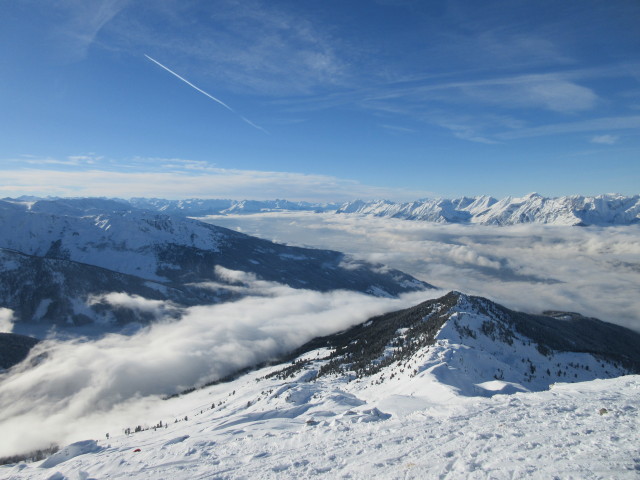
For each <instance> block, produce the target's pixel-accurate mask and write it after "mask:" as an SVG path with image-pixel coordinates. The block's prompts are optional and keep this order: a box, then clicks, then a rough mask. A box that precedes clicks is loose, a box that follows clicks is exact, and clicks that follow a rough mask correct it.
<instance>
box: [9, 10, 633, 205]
mask: <svg viewBox="0 0 640 480" xmlns="http://www.w3.org/2000/svg"><path fill="white" fill-rule="evenodd" d="M0 7H1V8H2V12H3V13H2V15H1V16H0V62H1V63H0V66H1V68H0V132H2V133H1V134H0V135H1V139H2V141H1V142H0V178H2V181H0V196H17V195H23V194H26V195H30V194H33V195H60V196H84V195H96V196H118V197H130V196H156V197H164V198H187V197H202V198H206V197H208V198H254V199H263V198H264V199H266V198H288V199H291V200H346V199H352V198H388V199H392V200H410V199H416V198H421V197H426V196H444V197H455V196H460V195H479V194H490V195H493V196H497V197H501V196H505V195H516V196H519V195H523V194H526V193H528V192H532V191H537V192H539V193H541V194H543V195H549V196H559V195H567V194H587V195H591V194H599V193H607V192H618V193H622V194H628V195H629V194H636V193H639V188H638V185H640V29H638V25H640V3H639V2H637V1H636V0H628V1H624V0H619V1H613V2H606V1H590V0H581V1H568V2H558V1H544V0H542V1H518V0H509V1H483V2H478V1H472V0H469V1H453V0H452V1H429V2H427V1H411V0H406V1H402V0H378V1H373V0H369V1H358V0H353V1H343V0H342V1H334V0H323V1H319V0H304V1H301V0H295V1H294V0H291V1H275V0H274V1H264V2H262V1H254V0H243V1H231V0H220V1H218V0H212V1H185V0H180V1H178V0H176V1H174V0H158V1H153V2H151V1H127V0H104V1H86V0H59V1H56V2H43V1H41V0H37V1H36V0H21V1H12V0H0ZM147 56H148V57H151V58H152V59H154V60H155V61H156V62H158V63H154V62H153V61H152V60H150V59H149V58H147ZM162 66H164V67H165V68H162ZM167 69H168V70H171V71H172V72H174V73H175V74H177V75H179V76H181V77H182V78H184V79H185V80H187V81H188V82H190V83H191V84H192V85H193V86H195V87H197V88H198V89H200V90H201V91H198V90H196V89H195V88H193V87H192V86H190V85H188V84H187V83H185V82H184V81H182V80H180V79H179V78H177V76H175V75H173V74H171V73H170V72H169V71H168V70H167ZM202 92H206V93H207V94H208V95H210V96H206V95H205V94H204V93H202ZM212 97H213V98H212ZM223 104H224V105H223ZM227 107H228V108H227Z"/></svg>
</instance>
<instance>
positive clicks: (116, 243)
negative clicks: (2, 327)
mask: <svg viewBox="0 0 640 480" xmlns="http://www.w3.org/2000/svg"><path fill="white" fill-rule="evenodd" d="M0 265H1V266H2V267H3V268H2V269H0V307H3V308H9V309H11V310H13V311H14V313H15V315H16V317H17V319H16V321H18V322H32V323H38V322H41V323H44V324H47V323H56V324H58V325H72V326H73V325H76V326H77V325H83V324H87V323H92V322H93V323H100V324H110V323H111V324H112V323H119V324H122V323H127V322H132V321H138V322H140V321H142V322H143V323H145V322H148V321H150V320H152V319H153V315H152V316H149V315H147V314H145V312H140V311H139V309H138V310H135V309H133V310H132V309H128V310H127V309H126V308H120V307H119V308H118V309H113V308H110V307H109V306H108V305H107V303H108V302H107V303H105V302H104V301H101V300H100V298H103V297H104V296H105V295H108V294H110V293H114V292H115V293H119V292H127V294H128V295H133V296H137V297H140V298H141V299H142V300H141V301H137V303H138V304H139V305H140V304H145V305H147V306H149V308H148V309H147V310H149V309H151V310H157V309H156V308H155V307H153V305H151V304H150V303H149V302H148V301H157V302H160V301H167V300H168V301H170V302H173V304H174V306H177V307H184V306H192V305H202V304H211V303H218V302H221V301H225V300H229V299H234V298H237V297H238V293H237V281H235V280H233V279H231V280H230V279H229V278H227V276H228V275H225V273H224V272H225V271H227V270H233V271H240V272H248V273H249V274H251V275H254V276H255V278H257V279H261V280H268V281H274V282H278V283H282V284H285V285H288V286H290V287H293V288H304V289H309V290H317V291H330V290H337V289H345V290H352V291H359V292H365V293H369V294H372V295H376V296H396V295H398V294H400V293H403V292H407V291H415V290H421V289H423V288H429V287H430V286H429V285H428V284H426V283H424V282H421V281H418V280H417V279H415V278H413V277H411V276H410V275H407V274H404V273H402V272H400V271H398V270H393V269H386V268H384V267H383V266H381V265H374V264H369V263H366V262H362V261H359V260H355V259H352V258H350V257H348V256H345V255H343V254H341V253H339V252H335V251H329V250H316V249H308V248H298V247H290V246H286V245H281V244H276V243H273V242H269V241H266V240H261V239H258V238H255V237H250V236H248V235H244V234H241V233H238V232H234V231H231V230H228V229H226V228H222V227H217V226H214V225H210V224H206V223H203V222H199V221H197V220H193V219H189V218H186V217H184V216H180V215H167V214H163V213H157V212H152V211H148V210H140V209H136V208H134V207H132V206H131V205H130V204H129V203H127V202H124V201H119V200H106V199H91V198H84V199H82V198H81V199H59V200H38V201H29V202H14V201H12V202H9V201H0ZM145 302H146V303H145ZM160 313H162V314H169V316H174V315H173V313H175V312H173V313H172V312H167V309H163V310H162V312H160Z"/></svg>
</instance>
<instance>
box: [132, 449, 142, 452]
mask: <svg viewBox="0 0 640 480" xmlns="http://www.w3.org/2000/svg"><path fill="white" fill-rule="evenodd" d="M141 451H142V450H140V449H139V448H136V449H135V450H134V451H133V453H136V452H141Z"/></svg>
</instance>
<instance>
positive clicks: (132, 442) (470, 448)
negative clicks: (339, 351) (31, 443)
mask: <svg viewBox="0 0 640 480" xmlns="http://www.w3.org/2000/svg"><path fill="white" fill-rule="evenodd" d="M264 372H265V370H261V371H259V372H253V373H252V374H250V375H248V376H247V377H243V378H241V379H239V380H236V381H235V382H233V383H231V384H223V385H217V386H214V387H211V388H209V389H206V390H201V391H197V392H195V393H194V394H191V395H188V396H185V397H181V398H178V399H175V400H171V401H172V402H173V401H175V402H176V406H178V405H179V406H182V407H183V408H184V409H185V410H183V414H184V415H187V416H188V420H186V421H185V420H184V417H181V419H180V421H179V422H177V423H172V422H173V419H172V421H171V422H169V423H168V425H167V428H161V429H158V430H157V431H154V430H153V429H151V430H148V431H143V432H140V433H136V434H134V435H131V436H124V435H113V436H112V438H111V439H110V440H101V441H98V443H97V445H98V447H97V448H94V447H93V446H90V447H91V448H84V449H83V448H76V447H73V446H70V447H66V449H67V450H68V451H69V452H71V453H70V454H69V455H68V456H69V458H68V459H67V460H66V461H62V462H60V463H58V462H57V461H49V464H50V465H52V466H51V468H43V467H46V466H47V465H46V462H47V460H45V461H44V462H41V463H40V464H38V463H36V464H28V465H27V464H18V465H15V466H10V467H3V468H0V478H8V479H22V478H35V479H50V478H57V479H64V478H68V479H89V478H101V479H102V478H145V479H148V478H172V479H181V478H185V479H187V478H189V479H192V478H274V479H275V478H277V479H282V478H313V477H320V478H352V479H359V478H363V479H364V478H390V479H391V478H403V479H407V478H443V479H446V478H452V479H453V478H471V479H473V478H478V479H480V478H482V479H484V478H495V479H507V478H508V479H511V478H523V477H524V478H554V477H557V478H563V479H564V478H575V479H596V478H638V475H640V451H639V449H638V445H640V433H639V431H640V429H639V428H638V427H640V422H639V421H638V411H639V409H640V376H626V377H619V378H616V379H610V380H594V381H591V382H583V383H575V384H558V385H555V386H553V388H552V389H551V390H549V391H545V392H537V393H517V394H514V395H495V396H493V397H491V398H479V397H472V398H470V397H466V398H465V397H459V396H456V395H446V401H445V396H444V395H442V396H441V398H442V400H443V401H442V403H438V402H437V401H434V400H436V399H434V398H431V399H426V398H421V397H418V396H416V397H406V398H402V397H401V396H398V395H394V396H391V397H389V396H387V397H385V396H384V393H383V389H376V390H377V393H378V394H377V395H371V396H370V397H378V398H377V399H375V398H370V399H369V401H368V402H366V403H365V402H364V401H363V400H361V399H360V398H359V397H358V396H356V395H354V394H352V393H348V392H346V391H345V390H344V389H343V388H342V387H345V386H346V385H345V384H344V383H342V382H341V381H339V380H337V381H336V379H335V378H334V379H327V380H322V381H318V382H315V383H306V382H296V381H293V382H288V383H287V382H283V381H282V380H279V381H275V380H260V381H259V382H258V381H255V379H256V378H259V376H261V375H264ZM350 386H351V387H355V385H353V383H352V384H350ZM233 388H235V389H236V390H235V393H234V394H230V391H231V389H233ZM265 389H266V390H265ZM349 390H353V388H349ZM369 393H371V394H373V393H374V392H369ZM212 402H218V403H220V402H224V403H223V404H222V405H221V406H218V403H216V407H215V408H214V409H210V403H212ZM248 402H251V404H249V403H248ZM392 403H394V404H396V405H398V408H396V411H397V412H399V413H396V414H393V415H391V416H389V415H388V414H385V413H384V411H381V410H383V408H382V406H384V405H389V404H392ZM412 403H413V404H414V405H413V408H406V407H407V405H410V404H412ZM402 404H404V405H402ZM207 405H208V407H207ZM376 406H380V407H381V408H380V410H378V409H376ZM602 409H606V412H605V411H604V410H602ZM200 412H202V413H200ZM86 445H87V444H86V443H83V444H81V446H84V447H86ZM136 449H140V451H139V452H134V450H136ZM64 450H65V449H63V452H62V455H63V456H64V455H65V453H64ZM87 450H88V451H89V452H92V453H87V454H82V453H78V452H83V451H87ZM73 452H75V454H76V455H77V456H73V455H74V453H73ZM59 456H60V455H59ZM64 458H66V457H64Z"/></svg>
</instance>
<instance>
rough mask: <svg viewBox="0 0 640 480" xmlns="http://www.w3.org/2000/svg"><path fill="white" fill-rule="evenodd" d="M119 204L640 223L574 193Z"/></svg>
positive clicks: (617, 204) (639, 210)
mask: <svg viewBox="0 0 640 480" xmlns="http://www.w3.org/2000/svg"><path fill="white" fill-rule="evenodd" d="M5 200H8V201H13V202H15V201H18V202H23V203H35V202H38V203H41V202H43V201H45V200H43V199H39V198H35V197H21V198H19V199H5ZM60 200H64V199H56V200H55V201H60ZM74 201H82V199H74ZM104 201H108V200H104ZM115 201H117V202H120V203H121V204H128V205H129V206H130V207H134V208H137V209H141V210H148V211H153V212H159V213H164V214H167V215H182V216H188V217H203V216H206V215H231V214H236V215H242V214H255V213H267V212H284V211H296V212H315V213H324V212H330V213H341V214H347V213H354V214H360V215H371V216H376V217H390V218H400V219H406V220H421V221H426V222H437V223H463V224H464V223H471V224H480V225H517V224H523V223H541V224H553V225H577V226H588V225H596V226H610V225H632V224H638V223H640V195H634V196H631V197H626V196H623V195H615V194H607V195H597V196H593V197H588V196H581V195H572V196H565V197H556V198H550V197H543V196H542V195H538V194H537V193H531V194H529V195H525V196H524V197H506V198H503V199H501V200H497V199H495V198H493V197H489V196H478V197H461V198H456V199H453V200H450V199H424V200H416V201H413V202H404V203H401V202H391V201H388V200H372V201H364V200H354V201H351V202H346V203H342V204H341V203H337V202H333V203H313V202H290V201H287V200H228V199H186V200H164V199H159V198H132V199H130V200H129V201H126V200H115ZM122 208H124V207H122Z"/></svg>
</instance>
